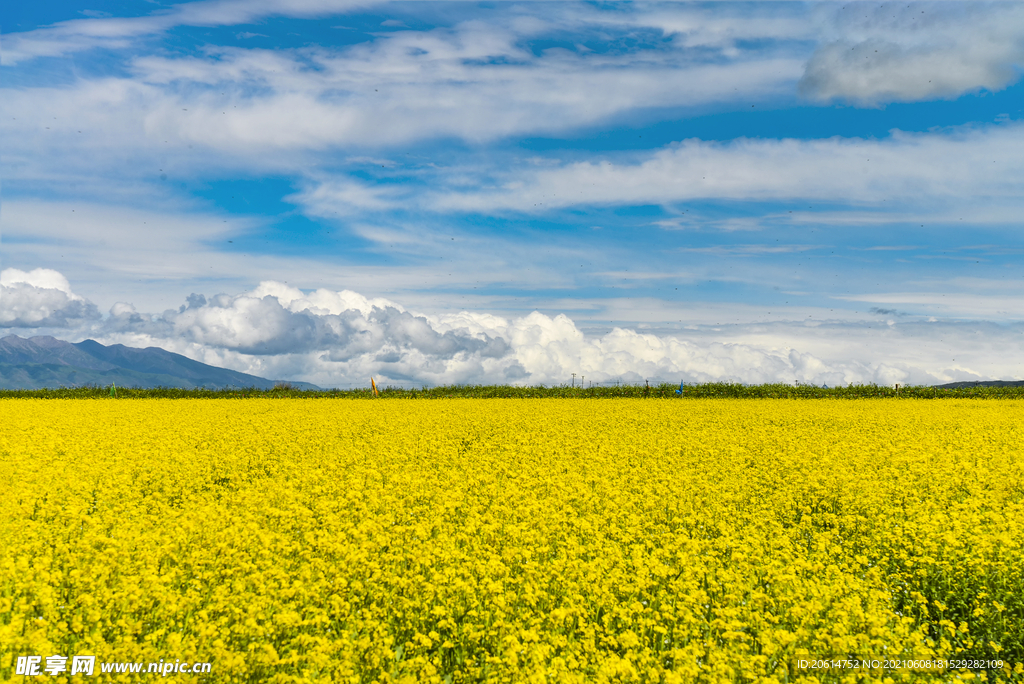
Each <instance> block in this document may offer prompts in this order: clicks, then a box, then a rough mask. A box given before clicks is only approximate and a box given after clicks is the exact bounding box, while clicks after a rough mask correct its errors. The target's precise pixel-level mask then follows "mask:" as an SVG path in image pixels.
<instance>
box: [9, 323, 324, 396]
mask: <svg viewBox="0 0 1024 684" xmlns="http://www.w3.org/2000/svg"><path fill="white" fill-rule="evenodd" d="M280 382H281V381H279V380H267V379H266V378H261V377H258V376H256V375H249V374H248V373H240V372H238V371H233V370H228V369H226V368H218V367H216V366H210V365H207V364H205V363H200V362H199V361H193V360H192V359H190V358H188V357H185V356H182V355H181V354H175V353H173V352H169V351H167V350H165V349H160V348H159V347H146V348H145V349H139V348H137V347H126V346H124V345H123V344H113V345H110V346H109V347H108V346H105V345H102V344H100V343H99V342H96V341H95V340H85V341H83V342H77V343H71V342H65V341H63V340H58V339H56V338H54V337H49V336H37V337H30V338H28V339H25V338H22V337H18V336H17V335H8V336H7V337H4V338H0V388H2V389H43V388H56V387H82V386H85V385H100V386H106V385H110V384H112V383H113V384H116V385H120V386H122V387H143V388H152V387H181V388H204V389H226V388H230V387H257V388H260V389H270V388H272V387H274V385H276V384H279V383H280ZM288 384H290V385H291V386H292V387H295V388H296V389H314V390H315V389H320V388H319V387H317V386H316V385H312V384H310V383H308V382H289V383H288Z"/></svg>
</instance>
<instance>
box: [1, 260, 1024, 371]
mask: <svg viewBox="0 0 1024 684" xmlns="http://www.w3.org/2000/svg"><path fill="white" fill-rule="evenodd" d="M3 283H4V288H5V289H4V291H3V294H4V298H3V299H2V300H0V302H2V303H0V316H2V318H0V320H3V321H4V326H5V327H7V328H26V329H37V330H38V329H39V328H46V327H52V328H64V329H65V330H64V333H63V334H61V333H60V332H59V331H58V333H57V334H58V335H61V336H63V337H76V338H78V339H82V338H85V337H92V338H94V339H97V340H99V341H101V342H104V343H106V344H113V343H121V344H126V345H129V346H137V347H146V346H159V347H163V348H165V349H168V350H170V351H174V352H177V353H181V354H184V355H186V356H189V357H191V358H194V359H196V360H199V361H202V362H204V363H209V364H211V365H217V366H222V367H228V368H232V369H235V370H240V371H244V372H248V373H253V374H256V375H262V376H265V377H279V378H280V377H284V378H289V379H294V380H303V381H308V382H313V383H316V384H318V385H321V386H324V387H335V386H340V387H347V386H351V385H361V384H363V383H365V382H366V379H367V378H368V377H370V376H371V375H373V376H374V377H376V378H378V379H380V381H381V382H382V383H384V384H388V383H392V384H399V385H406V386H409V385H437V384H453V383H472V384H489V383H514V384H539V383H545V384H558V383H562V382H565V381H567V379H568V378H570V377H571V374H572V373H576V374H577V375H578V376H579V375H582V376H585V377H586V378H587V379H588V381H590V382H594V383H608V382H614V381H621V382H627V383H629V382H642V381H644V380H648V379H649V380H652V381H659V380H664V381H673V382H678V381H680V380H683V381H688V382H712V381H738V382H747V383H765V382H786V383H793V382H803V383H813V384H828V385H837V384H846V383H865V382H875V383H879V384H890V383H893V382H904V383H906V382H916V383H933V382H941V381H949V380H954V379H972V378H979V377H981V375H979V372H978V371H977V370H972V369H971V368H970V366H969V364H964V363H960V364H953V367H948V366H949V364H946V365H943V362H942V360H941V359H940V358H938V356H936V355H932V357H929V352H928V351H927V349H926V346H927V345H925V346H922V345H920V344H918V345H917V346H916V347H915V352H914V357H913V360H908V359H907V358H903V357H901V356H900V355H899V354H898V353H895V354H894V353H893V351H892V350H893V349H894V348H898V347H899V346H900V345H899V344H898V343H899V340H896V341H895V343H896V344H895V347H894V346H893V345H894V341H893V340H892V339H889V341H888V344H889V345H890V346H889V347H888V348H887V349H886V348H885V346H884V345H882V346H880V347H878V350H885V353H884V354H883V357H884V358H876V359H870V358H869V359H859V360H858V359H856V358H854V357H853V356H851V355H850V354H849V350H848V349H847V350H845V351H840V352H839V353H835V354H832V355H831V358H830V357H829V355H828V354H825V355H822V354H820V353H812V352H811V351H808V350H807V349H806V348H805V349H803V350H801V349H798V348H794V347H793V346H790V345H787V344H786V343H785V339H784V338H785V335H776V336H775V337H774V338H772V337H771V336H770V335H767V336H766V335H764V334H762V335H761V336H760V337H757V338H755V337H753V336H750V335H747V339H746V340H745V341H743V340H739V338H740V337H742V335H738V334H737V335H736V336H735V339H732V340H730V339H728V336H721V337H720V338H719V339H711V338H709V337H707V336H706V335H705V336H703V337H701V336H699V335H684V334H671V335H666V334H661V335H657V334H651V333H644V332H638V331H635V330H629V329H625V328H614V329H612V330H611V331H609V332H606V333H605V334H603V335H586V334H584V332H583V331H581V330H580V329H579V328H578V327H577V325H576V324H575V323H574V322H573V321H572V320H571V319H570V318H568V317H567V316H565V315H564V314H558V315H554V316H549V315H545V314H542V313H540V312H536V311H535V312H533V313H531V314H529V315H527V316H523V317H519V318H503V317H501V316H496V315H493V314H488V313H481V312H470V311H462V312H460V313H457V314H445V315H423V314H418V313H415V312H412V311H409V310H407V309H406V308H405V307H403V306H402V305H400V304H398V303H396V302H392V301H390V300H386V299H381V298H376V299H371V298H367V297H364V296H363V295H360V294H358V293H356V292H352V291H348V290H342V291H333V290H327V289H320V290H316V291H313V292H303V291H302V290H299V289H296V288H294V287H291V286H288V285H286V284H283V283H278V282H273V281H268V282H264V283H261V284H260V285H259V287H257V288H255V289H254V290H251V291H249V292H244V293H242V294H238V295H228V294H219V295H216V296H212V297H209V298H207V297H206V296H204V295H201V294H193V295H191V296H189V297H188V298H187V300H186V302H185V303H184V304H182V305H181V306H180V307H179V308H178V309H176V310H175V309H170V310H167V311H165V312H163V313H161V314H147V313H140V312H138V311H137V310H136V309H135V307H134V306H133V305H131V304H129V303H126V302H119V303H117V304H115V305H114V306H113V307H112V308H111V310H110V314H109V316H107V317H105V318H103V319H102V320H97V315H96V313H95V306H94V305H92V304H90V303H89V302H87V301H85V300H84V299H82V298H81V297H79V296H77V295H75V294H74V293H72V292H71V290H70V287H69V286H68V283H67V280H66V279H65V278H64V277H63V276H62V275H61V274H60V273H57V272H56V271H48V270H44V269H38V270H36V271H32V272H30V273H24V272H22V271H15V270H13V269H12V270H8V271H4V273H3ZM12 293H13V294H12ZM68 328H71V329H70V330H69V329H68ZM805 330H808V329H806V328H805ZM738 332H739V331H738ZM748 332H749V331H748ZM762 332H763V331H762ZM854 332H856V331H854ZM797 334H799V332H798V333H797ZM849 334H850V330H849V329H843V328H841V327H837V328H836V329H835V330H833V331H832V337H833V338H840V337H844V336H846V337H848V336H849ZM1018 334H1019V331H1014V332H1013V335H1018ZM814 336H816V337H817V338H818V340H817V342H815V341H814V340H813V339H812V337H814ZM871 336H872V337H874V338H876V339H879V336H878V334H877V333H872V335H871ZM892 336H893V335H892V333H891V331H890V332H889V333H887V337H888V338H892ZM945 336H946V338H947V340H946V343H949V342H950V340H949V339H948V338H949V337H950V331H949V330H947V331H946V335H945ZM823 337H828V333H827V330H826V329H825V328H821V327H819V328H817V329H816V330H815V331H814V333H813V335H811V334H810V331H809V330H808V334H807V336H806V342H807V345H808V346H816V347H817V348H819V349H829V348H831V349H832V350H833V352H835V351H836V347H835V345H834V344H832V345H831V347H830V345H829V344H823V343H822V339H823ZM993 339H994V338H993ZM1007 341H1010V342H1013V343H1014V344H1016V338H1014V339H1013V340H1009V338H1007ZM833 342H834V340H833ZM862 342H863V340H861V341H858V342H857V343H856V344H861V343H862ZM989 351H991V352H992V353H991V354H990V356H994V357H998V356H999V355H1000V354H1002V352H1001V351H999V350H996V349H994V348H993V349H992V350H989ZM867 353H868V354H870V353H871V352H870V350H868V351H867ZM939 356H941V355H939ZM837 359H841V360H837ZM975 361H979V359H975ZM979 362H980V361H979ZM984 370H987V371H989V372H991V368H988V367H986V368H985V369H984ZM1004 370H1005V369H1004ZM1018 370H1019V369H1018ZM1004 375H1005V373H1004Z"/></svg>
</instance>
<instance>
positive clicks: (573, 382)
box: [572, 373, 576, 389]
mask: <svg viewBox="0 0 1024 684" xmlns="http://www.w3.org/2000/svg"><path fill="white" fill-rule="evenodd" d="M572 386H573V389H575V388H576V374H575V373H573V374H572Z"/></svg>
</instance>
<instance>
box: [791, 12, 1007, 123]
mask: <svg viewBox="0 0 1024 684" xmlns="http://www.w3.org/2000/svg"><path fill="white" fill-rule="evenodd" d="M837 4H838V3H837ZM829 11H831V12H834V15H833V17H831V18H830V21H828V22H827V23H826V26H827V29H826V30H827V31H828V34H827V37H826V39H825V41H823V43H822V44H821V45H820V46H819V47H818V49H817V50H816V51H815V53H814V55H813V56H812V57H811V59H810V61H809V62H808V64H807V68H806V71H805V73H804V76H803V78H802V79H801V80H800V92H801V94H803V95H804V96H806V97H809V98H811V99H814V100H817V101H822V102H829V101H833V100H840V101H848V102H853V103H856V104H860V105H868V106H876V105H881V104H885V103H887V102H913V101H918V100H929V99H938V98H954V97H958V96H960V95H962V94H964V93H967V92H972V91H976V90H982V89H985V90H991V91H996V90H1000V89H1002V88H1005V87H1006V86H1008V85H1010V84H1011V83H1013V82H1015V81H1016V80H1017V79H1018V78H1019V77H1020V67H1021V66H1022V65H1024V7H1022V6H1021V5H1020V4H1019V3H981V2H966V3H965V2H957V3H946V2H938V3H917V2H915V3H911V4H904V3H883V4H881V5H871V4H868V3H862V2H856V3H846V4H844V5H843V6H842V7H841V8H839V7H836V8H834V9H831V8H830V10H829Z"/></svg>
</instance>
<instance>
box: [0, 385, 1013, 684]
mask: <svg viewBox="0 0 1024 684" xmlns="http://www.w3.org/2000/svg"><path fill="white" fill-rule="evenodd" d="M1022 415H1024V403H1022V402H1018V401H1004V402H984V403H981V402H972V401H969V400H963V401H961V400H948V401H934V402H925V401H906V400H901V401H897V400H889V401H881V400H879V401H825V400H822V401H789V400H692V401H644V400H642V399H637V400H632V399H624V400H615V401H587V400H558V399H551V400H529V401H527V400H497V399H494V400H451V401H445V400H439V401H421V402H413V401H403V402H388V401H345V400H249V401H240V400H234V401H232V400H192V401H184V400H181V401H175V400H161V399H147V400H121V401H90V400H66V401H65V400H46V401H35V400H8V401H4V402H2V403H0V482H2V485H3V505H2V507H0V679H7V678H9V677H14V676H15V675H14V668H15V661H16V659H17V657H18V656H24V655H41V656H43V657H44V658H45V657H46V656H49V655H51V654H63V655H65V656H72V655H82V654H88V655H95V656H97V658H98V659H99V660H101V661H102V660H108V661H157V660H159V659H164V660H168V659H170V660H171V661H173V660H174V659H181V660H182V661H204V662H205V661H208V662H211V663H212V664H213V665H212V671H211V673H210V674H209V675H195V676H194V675H184V674H179V675H174V679H175V681H179V682H184V681H211V682H307V681H309V682H312V681H323V682H416V681H425V682H438V683H455V682H478V681H493V682H630V681H631V682H664V683H666V684H674V683H679V682H696V681H700V682H726V681H744V682H787V681H788V682H825V681H836V682H840V681H841V682H846V681H863V680H871V681H875V680H877V681H883V680H886V681H954V679H955V678H957V677H960V678H971V677H976V676H977V677H981V678H987V679H988V680H990V681H991V680H993V679H998V680H1014V681H1019V680H1022V679H1024V670H1022V667H1021V664H1020V661H1021V659H1022V654H1024V546H1022V543H1024V457H1022V453H1021V444H1022V443H1024V439H1022V438H1024V429H1022V428H1024V422H1022V420H1021V416H1022ZM958 656H965V657H966V656H970V657H973V658H976V659H988V660H994V659H1001V660H1003V661H1004V665H1003V667H1002V668H1001V669H993V668H991V667H990V668H988V669H979V670H977V671H968V670H962V671H961V672H959V673H957V674H955V673H953V672H951V671H945V672H939V671H935V670H933V671H927V670H926V669H922V667H920V664H921V663H927V662H928V661H934V660H935V659H939V658H942V659H945V658H955V657H958ZM826 659H827V660H828V661H829V662H833V661H835V662H839V661H842V660H843V659H846V660H847V661H848V662H854V660H855V659H856V660H867V659H875V660H877V661H886V662H890V664H891V666H890V667H888V668H881V667H874V668H871V667H869V668H861V669H840V668H839V667H838V666H836V667H835V668H834V669H821V668H818V669H814V668H810V667H801V661H804V662H805V663H810V662H819V663H820V662H823V661H824V660H826ZM908 661H909V662H910V663H917V664H918V665H919V667H918V668H917V669H914V668H911V667H906V666H905V664H906V663H907V662H908ZM892 663H895V664H892ZM900 663H903V664H904V665H901V664H900ZM107 676H109V677H111V678H112V679H116V677H115V676H113V675H107ZM121 677H122V678H123V675H122V676H121ZM80 678H81V676H80V675H76V676H74V677H67V676H63V675H62V676H57V677H50V678H49V679H48V681H79V679H80ZM96 678H97V679H98V680H99V679H102V678H103V675H98V676H97V677H96ZM140 681H142V680H140Z"/></svg>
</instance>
